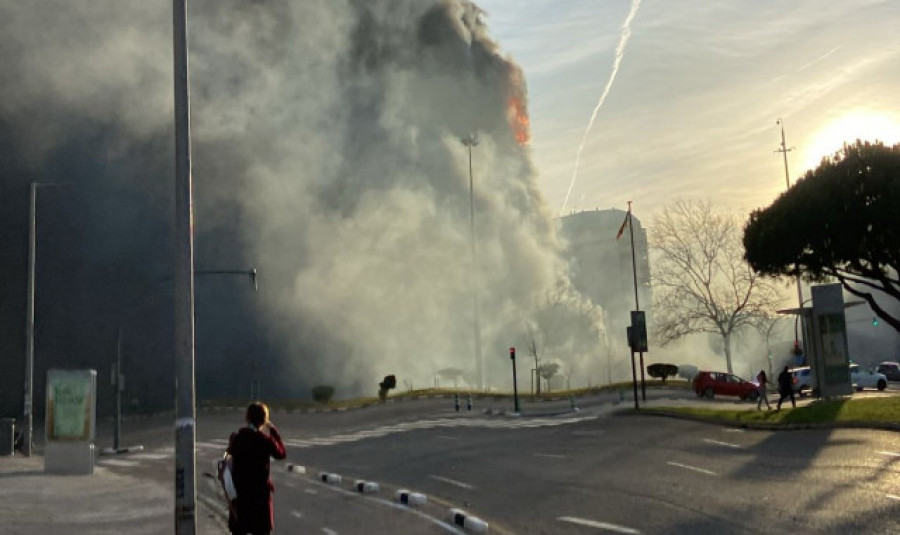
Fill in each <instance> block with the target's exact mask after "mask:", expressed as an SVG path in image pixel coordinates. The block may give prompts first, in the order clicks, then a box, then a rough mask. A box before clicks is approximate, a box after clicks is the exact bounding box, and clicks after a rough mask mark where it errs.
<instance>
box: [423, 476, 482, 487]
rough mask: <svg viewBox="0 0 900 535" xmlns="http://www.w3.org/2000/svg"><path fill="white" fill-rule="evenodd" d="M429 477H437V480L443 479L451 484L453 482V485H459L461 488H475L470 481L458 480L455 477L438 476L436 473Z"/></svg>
mask: <svg viewBox="0 0 900 535" xmlns="http://www.w3.org/2000/svg"><path fill="white" fill-rule="evenodd" d="M428 477H430V478H431V479H436V480H438V481H443V482H444V483H449V484H451V485H455V486H457V487H459V488H461V489H468V490H472V489H474V488H475V487H473V486H472V485H469V484H468V483H463V482H462V481H457V480H455V479H450V478H449V477H442V476H436V475H431V476H428Z"/></svg>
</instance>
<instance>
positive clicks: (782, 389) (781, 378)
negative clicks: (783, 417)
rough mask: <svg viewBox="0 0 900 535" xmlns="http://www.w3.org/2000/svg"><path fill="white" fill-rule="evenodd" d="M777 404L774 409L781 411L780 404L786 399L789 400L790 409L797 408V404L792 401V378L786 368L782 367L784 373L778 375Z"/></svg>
mask: <svg viewBox="0 0 900 535" xmlns="http://www.w3.org/2000/svg"><path fill="white" fill-rule="evenodd" d="M778 396H779V397H778V404H777V405H776V408H777V409H778V410H781V402H782V401H784V400H785V399H787V398H791V407H793V408H795V409H796V408H797V402H796V401H795V400H794V378H793V377H792V376H791V372H789V371H788V367H787V366H785V367H784V371H782V372H781V373H779V374H778Z"/></svg>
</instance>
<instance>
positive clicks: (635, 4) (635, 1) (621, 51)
mask: <svg viewBox="0 0 900 535" xmlns="http://www.w3.org/2000/svg"><path fill="white" fill-rule="evenodd" d="M640 6H641V0H632V2H631V11H629V12H628V16H627V17H625V22H624V23H622V34H621V35H620V36H619V44H618V45H616V59H615V60H614V61H613V68H612V72H611V73H610V74H609V80H607V82H606V87H604V88H603V93H602V94H601V95H600V100H599V101H598V102H597V105H596V106H595V107H594V112H593V113H591V120H590V121H589V122H588V125H587V128H586V129H585V130H584V136H583V137H582V138H581V144H580V145H579V146H578V154H577V155H576V156H575V171H574V172H573V173H572V181H571V182H569V190H568V191H566V198H565V199H564V200H563V203H562V207H561V208H560V209H559V215H560V216H562V215H563V213H564V212H565V211H566V204H568V202H569V195H571V194H572V187H573V186H574V185H575V178H576V177H577V176H578V166H579V164H580V163H581V152H582V151H583V150H584V144H585V142H587V138H588V135H589V134H590V133H591V129H592V128H593V127H594V121H595V120H596V119H597V112H599V111H600V107H601V106H603V103H604V102H605V101H606V96H607V95H608V94H609V90H610V89H611V88H612V85H613V82H614V81H615V80H616V74H618V72H619V64H621V63H622V57H624V56H625V45H626V44H628V38H629V37H631V21H632V20H634V16H635V15H637V11H638V8H639V7H640Z"/></svg>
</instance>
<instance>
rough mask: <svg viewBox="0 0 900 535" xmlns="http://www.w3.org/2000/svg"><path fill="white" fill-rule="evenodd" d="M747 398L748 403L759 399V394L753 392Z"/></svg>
mask: <svg viewBox="0 0 900 535" xmlns="http://www.w3.org/2000/svg"><path fill="white" fill-rule="evenodd" d="M747 397H748V398H750V401H756V400H757V399H758V398H759V392H757V391H756V390H753V391H752V392H750V394H749V395H748V396H747Z"/></svg>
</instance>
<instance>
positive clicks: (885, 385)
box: [878, 379, 887, 390]
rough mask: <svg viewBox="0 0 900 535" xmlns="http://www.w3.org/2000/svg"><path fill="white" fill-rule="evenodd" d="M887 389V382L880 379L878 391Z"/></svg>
mask: <svg viewBox="0 0 900 535" xmlns="http://www.w3.org/2000/svg"><path fill="white" fill-rule="evenodd" d="M885 388H887V381H885V380H884V379H879V380H878V390H884V389H885Z"/></svg>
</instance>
